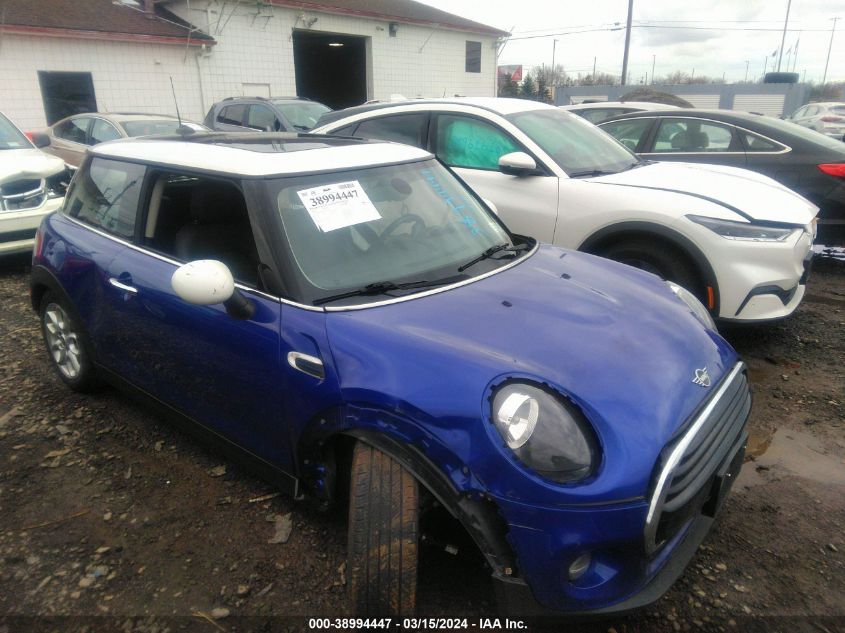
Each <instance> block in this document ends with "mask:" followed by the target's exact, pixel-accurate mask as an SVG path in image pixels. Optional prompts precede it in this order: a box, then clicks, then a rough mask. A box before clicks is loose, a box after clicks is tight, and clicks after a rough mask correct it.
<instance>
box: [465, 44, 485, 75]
mask: <svg viewBox="0 0 845 633" xmlns="http://www.w3.org/2000/svg"><path fill="white" fill-rule="evenodd" d="M465 69H466V72H468V73H480V72H481V42H469V41H468V42H467V48H466V65H465Z"/></svg>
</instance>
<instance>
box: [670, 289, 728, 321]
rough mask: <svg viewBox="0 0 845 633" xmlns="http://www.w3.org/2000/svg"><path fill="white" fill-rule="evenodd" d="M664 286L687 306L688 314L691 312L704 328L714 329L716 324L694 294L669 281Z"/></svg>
mask: <svg viewBox="0 0 845 633" xmlns="http://www.w3.org/2000/svg"><path fill="white" fill-rule="evenodd" d="M666 285H667V286H669V289H670V290H671V291H672V292H674V293H675V296H676V297H678V299H680V300H681V301H683V302H684V303H685V304H687V307H688V308H689V309H690V312H692V313H693V314H694V315H695V317H696V318H697V319H698V320H699V321H701V323H702V324H703V325H704V326H705V327H707V328H710V329H711V330H715V329H716V322H715V321H714V320H713V317H712V316H710V311H709V310H708V309H707V308H705V307H704V304H703V303H701V301H699V300H698V298H697V297H696V296H695V295H694V294H692V293H691V292H690V291H689V290H687V289H686V288H682V287H681V286H679V285H678V284H676V283H674V282H671V281H667V282H666Z"/></svg>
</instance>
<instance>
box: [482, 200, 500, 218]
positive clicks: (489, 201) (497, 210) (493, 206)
mask: <svg viewBox="0 0 845 633" xmlns="http://www.w3.org/2000/svg"><path fill="white" fill-rule="evenodd" d="M481 200H482V202H484V204H486V205H487V206H488V207H490V210H491V211H492V212H493V213H495V214H496V215H499V208H498V207H497V206H496V205H495V204H493V201H492V200H489V199H488V198H482V199H481Z"/></svg>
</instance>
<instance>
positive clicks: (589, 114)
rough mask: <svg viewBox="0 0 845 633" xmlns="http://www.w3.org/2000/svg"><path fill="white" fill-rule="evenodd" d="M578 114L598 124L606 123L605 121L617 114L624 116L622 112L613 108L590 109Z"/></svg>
mask: <svg viewBox="0 0 845 633" xmlns="http://www.w3.org/2000/svg"><path fill="white" fill-rule="evenodd" d="M577 114H580V115H581V116H582V117H584V118H585V119H587V120H588V121H589V122H590V123H598V122H600V121H604V120H605V119H609V118H610V117H612V116H614V115H616V114H622V112H620V111H618V110H614V109H612V108H589V109H587V110H581V111H580V112H578V113H577Z"/></svg>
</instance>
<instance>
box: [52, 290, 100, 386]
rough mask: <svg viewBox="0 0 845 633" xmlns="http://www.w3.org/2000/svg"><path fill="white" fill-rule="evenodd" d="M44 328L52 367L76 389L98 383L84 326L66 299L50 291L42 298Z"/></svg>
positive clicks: (65, 381)
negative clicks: (73, 313)
mask: <svg viewBox="0 0 845 633" xmlns="http://www.w3.org/2000/svg"><path fill="white" fill-rule="evenodd" d="M39 314H40V315H41V331H42V333H43V334H44V342H45V344H46V345H47V354H48V355H49V357H50V362H51V364H52V365H53V369H55V370H56V373H57V374H58V375H59V378H61V379H62V380H63V381H64V383H65V384H66V385H68V386H69V387H70V388H71V389H74V390H75V391H88V390H90V389H91V388H93V387H95V386H96V384H97V379H96V375H95V373H94V366H93V365H92V363H91V356H90V354H89V353H88V349H87V348H86V346H85V341H84V338H83V334H82V328H81V326H80V325H79V324H78V323H77V322H76V319H74V317H73V316H72V314H71V312H70V310H69V309H68V308H67V306H65V305H64V302H62V301H61V299H59V298H58V296H56V295H55V294H54V293H52V292H50V291H48V292H46V293H44V296H43V297H42V298H41V306H40V310H39Z"/></svg>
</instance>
